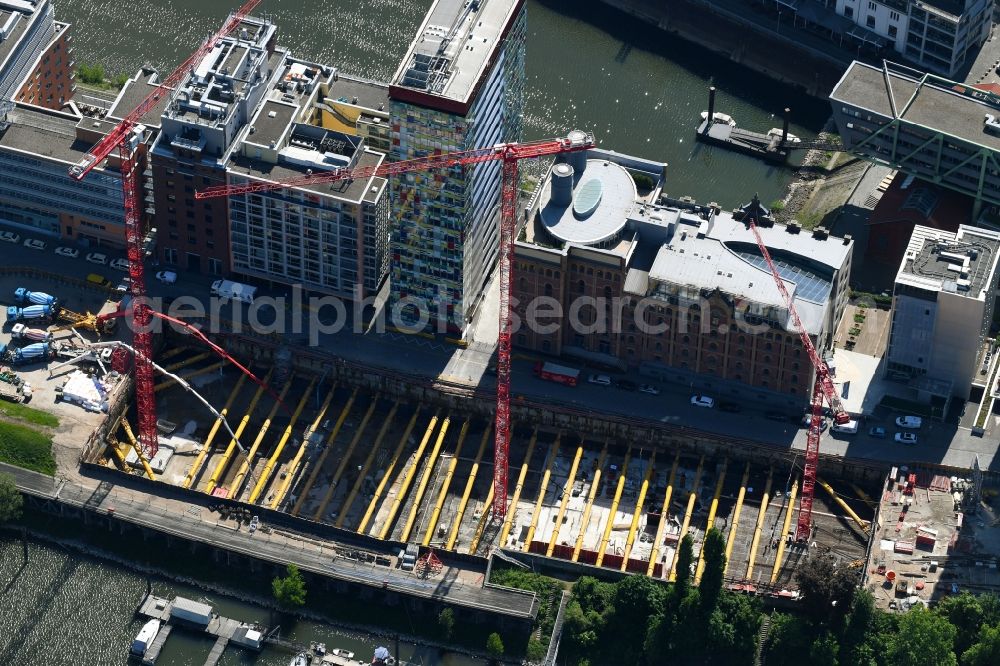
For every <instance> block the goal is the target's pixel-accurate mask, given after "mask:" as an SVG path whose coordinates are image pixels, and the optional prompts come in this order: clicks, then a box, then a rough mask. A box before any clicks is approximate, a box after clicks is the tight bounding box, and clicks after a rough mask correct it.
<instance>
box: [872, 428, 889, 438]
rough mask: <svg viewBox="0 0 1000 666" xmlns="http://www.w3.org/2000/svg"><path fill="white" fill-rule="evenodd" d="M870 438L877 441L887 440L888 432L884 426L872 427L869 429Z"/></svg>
mask: <svg viewBox="0 0 1000 666" xmlns="http://www.w3.org/2000/svg"><path fill="white" fill-rule="evenodd" d="M868 436H869V437H874V438H875V439H885V436H886V432H885V428H883V427H882V426H872V427H871V428H869V429H868Z"/></svg>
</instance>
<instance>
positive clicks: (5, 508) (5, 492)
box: [0, 474, 24, 524]
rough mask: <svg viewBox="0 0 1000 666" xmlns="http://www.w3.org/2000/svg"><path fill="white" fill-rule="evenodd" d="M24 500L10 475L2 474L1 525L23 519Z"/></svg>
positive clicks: (0, 491) (0, 483)
mask: <svg viewBox="0 0 1000 666" xmlns="http://www.w3.org/2000/svg"><path fill="white" fill-rule="evenodd" d="M23 504H24V500H23V498H22V497H21V493H20V491H19V490H18V489H17V486H16V485H14V479H12V478H11V477H10V475H9V474H0V524H2V523H9V522H11V521H13V520H17V519H18V518H20V517H21V508H22V506H23Z"/></svg>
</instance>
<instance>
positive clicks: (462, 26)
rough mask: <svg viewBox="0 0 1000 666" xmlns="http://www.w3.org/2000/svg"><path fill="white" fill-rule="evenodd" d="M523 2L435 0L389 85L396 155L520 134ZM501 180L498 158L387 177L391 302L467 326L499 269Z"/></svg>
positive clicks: (452, 326) (460, 328) (407, 314)
mask: <svg viewBox="0 0 1000 666" xmlns="http://www.w3.org/2000/svg"><path fill="white" fill-rule="evenodd" d="M524 6H525V3H524V0H474V1H472V2H469V1H467V0H435V2H434V4H433V5H432V6H431V8H430V11H428V13H427V15H426V16H425V18H424V22H423V24H422V25H421V26H420V29H419V31H418V33H417V35H416V37H415V38H414V40H413V43H412V44H411V45H410V48H409V50H408V51H407V53H406V55H405V56H404V58H403V60H402V62H401V63H400V66H399V69H398V70H397V71H396V73H395V75H394V76H393V79H392V82H391V84H390V86H389V97H390V103H389V116H390V123H391V140H392V152H391V159H392V160H394V161H398V160H406V159H412V158H415V157H423V156H426V155H433V154H438V153H445V152H449V151H461V150H471V149H475V148H481V147H486V146H491V145H494V144H497V143H502V142H506V141H519V140H520V139H521V133H522V123H523V120H522V108H523V102H524V30H525V9H524ZM500 181H501V165H500V164H499V163H498V162H494V163H485V164H480V165H477V166H474V167H466V168H461V167H456V168H453V169H450V170H448V171H447V172H442V171H435V172H413V173H408V174H405V175H403V176H400V177H398V178H393V179H392V184H391V187H392V201H393V210H392V237H391V238H392V240H391V252H392V281H391V289H392V292H391V300H392V302H393V303H394V304H400V303H403V300H402V299H419V300H420V301H422V302H423V303H425V304H428V305H431V304H434V305H435V306H434V307H433V308H432V315H431V316H432V319H437V312H438V311H439V308H438V305H437V304H440V305H441V306H443V310H444V311H445V312H446V313H447V314H446V319H447V322H446V323H447V329H448V330H449V331H451V332H452V333H453V334H460V333H462V332H464V331H465V329H466V327H467V325H468V323H469V322H470V321H471V319H472V317H473V315H474V313H475V311H476V308H477V306H478V304H479V302H480V299H481V298H482V294H483V290H484V287H485V286H486V283H487V282H488V281H489V278H490V275H491V274H492V272H493V267H494V266H495V265H496V259H497V249H498V220H499V200H500ZM407 302H409V301H407ZM402 314H403V316H404V318H409V319H415V318H416V312H415V309H414V308H410V307H407V308H405V309H404V310H403V312H402ZM437 323H438V322H432V325H433V324H437Z"/></svg>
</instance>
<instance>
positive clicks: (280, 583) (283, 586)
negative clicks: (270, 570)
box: [271, 564, 306, 610]
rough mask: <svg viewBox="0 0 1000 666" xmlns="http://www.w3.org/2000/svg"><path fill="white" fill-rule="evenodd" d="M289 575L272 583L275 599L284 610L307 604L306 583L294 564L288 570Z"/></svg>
mask: <svg viewBox="0 0 1000 666" xmlns="http://www.w3.org/2000/svg"><path fill="white" fill-rule="evenodd" d="M286 571H287V572H288V575H287V576H285V577H284V578H275V579H274V580H272V581H271V591H272V592H273V593H274V598H275V600H276V601H277V602H278V605H279V606H281V608H282V609H284V610H290V609H292V608H298V607H300V606H302V605H303V604H305V603H306V582H305V580H304V579H303V578H302V572H301V571H299V568H298V567H297V566H295V565H294V564H289V565H288V568H287V569H286Z"/></svg>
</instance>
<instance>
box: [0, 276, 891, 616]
mask: <svg viewBox="0 0 1000 666" xmlns="http://www.w3.org/2000/svg"><path fill="white" fill-rule="evenodd" d="M49 279H50V278H47V277H46V276H43V275H41V274H37V275H31V276H29V277H26V276H25V275H10V276H6V277H4V278H3V280H2V282H0V284H2V287H3V288H4V289H5V290H6V291H10V292H11V293H13V292H14V290H15V289H16V287H15V286H14V285H20V284H22V283H25V282H26V280H27V281H32V283H33V284H34V285H36V286H37V285H38V284H39V283H40V282H42V283H43V284H42V286H44V288H46V289H48V290H49V291H52V292H58V293H66V294H71V298H70V300H69V301H66V302H72V303H73V305H74V307H77V308H79V309H81V310H87V311H96V312H105V313H107V312H116V311H117V310H118V305H117V302H118V301H119V300H120V298H121V295H120V294H115V293H109V292H108V291H107V290H100V289H93V288H89V287H88V286H84V285H70V284H68V283H67V284H64V285H60V284H52V283H51V281H47V280H49ZM92 319H94V320H96V317H92ZM77 325H79V322H77ZM33 326H35V327H36V330H40V331H44V332H45V333H46V334H49V335H51V336H53V339H51V340H49V341H48V343H47V344H49V345H51V347H52V349H53V350H60V351H53V352H51V354H52V355H53V356H54V358H52V359H50V360H49V362H48V366H47V367H41V368H38V369H34V368H35V367H36V366H33V365H29V366H27V367H26V368H17V369H18V371H19V374H20V375H21V376H22V377H24V379H25V380H27V381H28V382H30V383H31V384H32V385H33V387H34V392H35V397H34V398H33V399H32V405H33V406H35V407H40V408H43V409H49V408H50V405H51V406H52V407H53V408H55V407H58V408H59V410H60V412H66V413H72V414H74V416H75V418H74V419H73V420H74V421H80V420H82V421H83V423H81V424H79V425H78V426H76V428H75V429H74V430H73V431H72V432H71V433H70V432H67V435H68V437H67V441H65V442H59V443H60V444H61V445H63V446H66V447H71V448H72V450H73V451H75V454H74V455H75V459H74V458H73V457H70V456H66V457H64V458H61V459H60V464H61V465H64V464H67V463H73V464H76V463H78V462H82V463H83V465H84V467H85V468H96V467H101V468H104V469H108V470H112V469H113V470H117V472H118V473H121V474H128V475H136V476H141V477H150V476H151V478H152V479H154V480H155V481H156V482H157V484H167V485H170V486H174V487H175V488H180V489H184V490H186V491H187V492H189V493H192V495H191V497H192V498H194V497H195V496H194V495H193V493H197V494H199V495H201V496H203V497H205V498H206V499H205V502H207V503H209V504H211V502H213V501H216V500H225V503H226V504H227V505H230V506H231V505H236V504H238V505H243V506H247V507H249V511H250V513H251V514H252V515H254V516H259V518H258V520H259V521H260V522H259V523H255V527H256V526H257V525H260V526H261V527H262V528H264V527H266V526H267V523H268V516H270V515H275V514H284V515H287V516H290V517H293V518H295V519H297V522H300V523H301V525H302V529H303V530H305V531H308V530H310V529H311V528H310V527H309V525H316V526H317V529H327V528H330V527H332V528H334V532H333V534H343V535H344V536H345V537H346V536H347V535H349V534H350V535H355V536H361V537H365V538H367V540H368V541H369V542H370V543H371V544H372V546H371V548H372V550H373V551H384V552H387V553H390V554H391V555H393V556H395V557H393V560H392V562H393V565H394V566H400V567H402V566H404V565H406V564H407V563H406V562H404V558H403V557H399V555H400V553H399V550H400V549H401V548H400V547H399V546H400V545H404V544H415V545H416V546H418V547H419V552H420V553H423V554H426V553H428V552H434V553H436V554H437V556H439V557H442V558H445V559H447V555H448V553H458V554H461V555H465V554H471V555H478V556H480V557H483V558H486V557H488V556H489V555H490V554H491V553H492V552H494V551H495V550H496V549H503V550H504V551H505V552H507V553H509V554H513V555H518V554H520V555H523V556H532V557H538V556H541V557H545V558H551V560H552V561H553V562H557V561H561V562H565V563H578V564H579V565H589V567H600V568H604V569H608V570H609V571H627V572H633V573H638V574H643V575H649V576H653V577H656V578H661V579H669V578H670V577H671V576H672V575H674V574H675V571H674V570H673V566H674V559H675V551H676V546H677V544H678V542H679V540H680V539H681V538H683V536H684V535H685V534H690V535H691V536H692V537H693V538H694V539H695V543H696V549H695V552H696V553H698V552H700V544H701V540H702V538H703V537H704V533H705V531H706V530H707V529H708V527H709V526H715V527H717V528H718V529H720V530H721V531H722V532H723V533H724V534H725V536H726V539H727V552H728V554H729V558H728V559H729V565H728V570H727V576H728V577H729V578H730V579H731V582H732V584H733V585H734V586H739V589H746V590H747V591H760V592H765V593H774V594H784V595H789V596H794V594H795V593H794V587H795V586H794V581H793V575H794V570H795V566H796V563H797V562H798V561H799V560H800V559H801V558H802V557H803V553H804V552H805V549H804V548H803V547H802V546H801V545H800V544H796V543H795V540H794V522H793V521H795V520H796V519H797V513H798V509H797V499H798V493H799V491H800V487H801V456H799V457H794V456H791V457H790V456H789V455H788V453H787V452H784V453H782V454H778V455H776V456H775V457H773V458H772V459H771V460H766V459H764V458H761V457H757V458H756V460H751V457H752V452H751V451H748V450H741V449H739V448H735V447H728V448H729V450H728V451H727V450H726V448H721V449H713V448H710V447H708V446H705V443H704V442H699V441H698V440H696V439H691V440H684V439H676V438H668V437H664V438H663V439H662V441H659V442H658V441H656V440H655V439H653V438H650V437H636V438H632V437H629V436H628V435H627V434H626V433H627V431H620V432H621V434H619V435H615V434H614V431H613V429H614V428H616V427H620V425H621V424H618V425H616V424H614V423H612V422H611V421H610V420H609V421H608V422H607V426H608V427H609V428H612V430H609V431H608V434H606V435H597V434H587V435H586V436H584V435H581V433H585V432H586V433H597V432H598V431H597V430H596V429H595V428H593V427H592V426H591V425H586V424H584V423H583V422H580V425H579V426H576V427H574V425H573V424H574V420H573V419H572V418H566V416H565V415H563V417H562V420H563V422H564V423H565V425H563V426H559V425H557V424H556V423H554V422H552V419H553V414H554V412H553V413H550V414H549V415H548V416H542V415H538V417H537V418H535V417H527V418H525V419H523V420H521V419H518V414H517V413H515V415H514V418H513V428H512V434H511V443H510V453H509V466H510V474H509V479H508V485H507V488H508V498H507V499H508V501H509V509H508V510H507V512H506V514H505V515H504V516H503V518H502V519H496V518H495V517H494V515H493V512H492V506H493V504H494V502H493V500H494V488H495V486H494V471H495V470H494V446H495V435H494V422H493V419H492V418H491V417H492V414H491V413H490V411H491V407H492V405H491V404H490V403H491V400H490V398H489V396H488V395H485V396H483V395H479V396H478V397H477V398H475V399H467V398H465V397H463V395H462V390H463V389H461V388H460V387H448V386H445V385H443V384H442V385H438V386H436V387H418V386H417V384H416V383H414V384H412V385H411V384H408V383H407V382H406V381H405V379H403V380H401V379H400V378H394V377H393V376H392V375H391V373H385V374H384V375H383V376H377V375H375V376H372V375H371V373H368V372H366V373H365V375H364V377H367V378H368V379H367V380H365V379H364V378H363V376H362V375H359V374H357V373H352V372H350V371H348V370H346V369H345V368H344V366H343V365H342V364H336V363H333V359H332V358H330V357H326V358H324V357H322V356H319V355H310V356H303V357H302V358H299V357H298V356H297V355H296V356H294V357H293V355H291V354H289V353H288V352H289V349H288V348H287V347H285V348H282V347H281V346H280V345H278V344H277V343H276V342H273V341H268V342H266V343H265V342H264V341H259V340H253V339H250V338H247V339H242V340H241V339H240V338H239V336H230V337H229V338H228V341H229V342H230V343H231V346H232V347H233V348H234V356H235V359H233V360H230V359H227V358H226V357H225V356H222V355H220V354H219V353H217V352H216V351H215V350H213V349H212V348H210V347H209V346H207V345H205V344H203V343H201V342H199V341H197V340H194V339H193V337H192V336H182V335H180V334H179V333H177V332H170V333H169V334H164V335H158V336H156V338H155V340H156V341H157V343H158V344H157V348H156V356H155V358H156V364H157V365H158V366H159V367H160V368H161V369H162V370H163V371H164V372H165V373H168V374H166V375H164V374H160V375H159V377H158V378H157V380H156V382H155V384H154V394H155V397H156V409H157V412H156V413H157V417H158V418H157V422H158V430H159V436H158V447H157V453H156V454H155V455H154V456H152V457H151V458H150V459H149V460H148V461H145V460H144V457H142V456H140V455H139V453H138V452H139V451H141V448H140V447H139V446H138V438H137V435H136V431H137V429H138V427H137V426H136V425H135V424H136V422H137V419H136V414H135V409H136V405H135V403H134V401H132V399H131V395H130V391H129V390H128V389H129V388H131V387H130V383H131V378H130V377H128V376H127V374H125V375H117V373H115V372H114V371H113V370H111V364H110V360H109V359H108V354H104V353H93V351H91V353H90V355H89V356H88V355H86V354H84V352H85V351H87V350H88V349H89V347H88V345H90V343H91V342H93V341H96V340H98V339H100V340H108V339H111V340H113V339H115V338H116V337H118V338H121V337H128V335H129V331H127V329H126V330H125V331H118V330H117V329H115V330H113V331H112V330H105V329H100V331H101V332H99V331H98V329H97V328H96V327H94V326H90V327H89V328H88V326H87V325H86V324H85V325H83V326H81V327H80V328H74V327H72V326H70V325H69V324H61V323H59V322H58V321H53V322H51V323H50V324H49V325H48V326H46V324H45V322H44V321H43V322H35V323H34V324H33ZM123 328H124V327H123ZM60 329H63V330H60ZM167 330H168V331H169V327H167ZM219 341H220V342H224V339H223V338H220V339H219ZM267 345H271V348H270V351H269V352H268V353H271V354H273V355H272V356H271V362H269V363H261V364H260V366H259V367H258V366H257V365H249V367H248V368H247V369H248V370H249V371H250V372H252V373H253V374H254V375H255V378H256V379H257V380H259V381H260V384H258V383H255V381H254V380H253V379H251V377H250V376H249V375H247V374H244V373H243V372H241V371H240V370H239V369H238V368H237V367H235V366H234V362H236V361H238V360H239V357H240V355H241V353H244V354H247V355H248V356H249V354H248V353H247V352H248V350H249V348H250V347H256V348H257V349H258V350H260V349H265V350H267ZM70 349H75V350H76V351H75V352H72V353H71V352H70V351H68V350H70ZM105 351H110V350H105ZM60 353H62V355H63V356H68V357H71V358H70V360H73V362H72V363H71V364H67V365H66V366H64V367H61V366H60V363H59V359H58V358H56V357H58V356H59V354H60ZM102 357H103V358H104V359H105V361H108V366H107V368H106V370H109V371H110V372H109V373H108V374H106V375H103V378H102V372H101V370H100V368H99V363H100V359H101V358H102ZM64 362H65V361H64ZM310 363H312V364H314V366H315V367H313V368H310V367H309V364H310ZM81 370H82V372H81ZM73 374H82V375H84V376H86V377H87V378H88V380H90V381H91V382H93V381H95V380H96V381H98V383H101V384H103V385H105V393H104V395H103V397H102V400H103V401H104V403H105V404H103V405H102V404H100V403H99V404H97V405H92V406H88V405H86V404H74V403H73V402H70V401H68V400H65V399H63V400H62V401H61V402H59V403H58V404H56V396H57V395H59V394H62V393H63V387H64V386H65V385H66V384H67V382H68V381H69V377H70V376H72V375H73ZM118 387H121V388H118ZM415 388H419V389H420V392H419V393H414V390H415ZM456 391H457V393H456ZM464 391H466V392H469V391H471V389H470V388H469V387H466V388H465V389H464ZM206 403H208V404H210V405H212V406H214V409H215V410H217V412H213V411H212V410H210V409H209V408H208V407H206ZM522 409H523V408H522ZM523 413H524V414H525V415H527V414H528V412H523ZM217 414H218V416H220V417H222V418H218V417H217ZM64 420H66V419H64ZM532 422H537V423H538V424H539V425H532ZM665 432H666V431H665ZM84 433H85V434H84ZM74 440H75V441H74ZM640 441H641V442H644V445H643V446H639V445H637V444H636V443H635V442H640ZM719 444H721V445H724V444H725V443H724V442H719V443H717V445H719ZM782 458H784V459H785V461H784V462H782ZM145 463H148V465H147V464H145ZM821 473H822V472H821ZM852 478H861V477H858V476H857V475H853V477H852ZM831 482H832V483H833V485H834V486H836V488H834V487H832V486H829V485H827V484H825V483H823V482H822V479H821V480H820V483H821V487H822V488H824V490H823V491H821V492H819V493H818V494H817V496H816V504H815V507H814V509H813V523H814V528H813V531H812V535H811V540H812V543H814V544H815V546H814V547H819V548H823V549H828V550H830V551H832V552H834V553H836V554H837V555H838V556H839V557H841V558H842V559H843V560H844V561H845V562H847V563H856V562H859V561H861V560H862V558H863V557H864V555H865V552H866V549H867V544H868V540H869V536H868V533H867V522H868V521H870V520H871V519H872V517H873V515H874V507H873V505H872V503H871V501H870V500H869V499H868V498H869V497H871V496H877V487H873V486H871V485H869V486H868V487H867V490H866V489H865V488H862V487H859V485H856V484H855V483H854V482H850V483H848V482H847V481H841V480H838V479H835V478H834V479H831ZM858 483H860V484H862V485H864V484H865V483H866V482H865V481H863V480H859V481H858ZM155 487H156V486H151V487H150V488H151V491H150V492H153V493H155V492H156V491H155ZM199 501H200V500H199ZM841 501H846V502H845V503H844V504H841V503H840V502H841ZM272 512H273V513H272ZM320 526H322V527H320ZM241 527H242V528H243V529H249V525H241ZM341 530H342V532H341ZM324 534H326V532H324ZM379 543H385V544H386V546H388V547H382V546H379V545H378V544H379ZM410 564H413V563H412V562H411V563H410ZM589 567H587V566H583V567H581V568H580V569H579V571H581V572H583V571H586V570H589ZM782 590H785V591H784V592H783V593H782V592H781V591H782Z"/></svg>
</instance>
